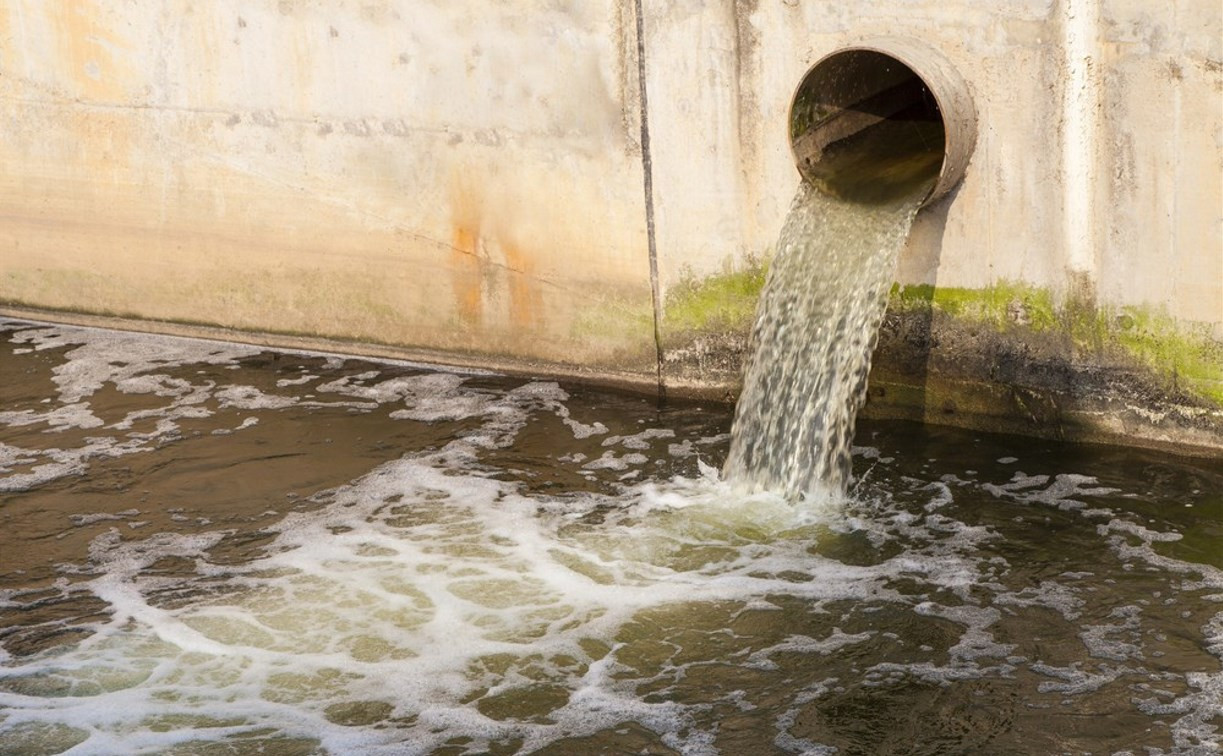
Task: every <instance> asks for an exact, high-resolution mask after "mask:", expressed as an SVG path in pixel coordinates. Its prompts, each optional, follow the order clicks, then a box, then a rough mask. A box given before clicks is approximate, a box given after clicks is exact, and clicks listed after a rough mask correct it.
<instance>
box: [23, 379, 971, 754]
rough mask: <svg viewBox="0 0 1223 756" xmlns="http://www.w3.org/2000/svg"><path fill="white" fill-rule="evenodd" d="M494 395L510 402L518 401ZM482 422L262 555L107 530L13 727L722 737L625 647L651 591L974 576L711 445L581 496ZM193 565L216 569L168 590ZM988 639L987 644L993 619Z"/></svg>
mask: <svg viewBox="0 0 1223 756" xmlns="http://www.w3.org/2000/svg"><path fill="white" fill-rule="evenodd" d="M513 394H514V392H509V393H508V394H507V399H508V400H509V405H510V406H511V407H512V406H514V405H515V404H516V403H518V402H522V401H524V399H525V397H530V398H531V401H543V402H544V403H545V404H546V402H547V401H550V400H549V399H547V398H548V397H553V396H555V391H554V390H553V389H551V388H549V387H548V386H546V385H542V386H540V385H529V386H528V387H525V390H524V391H523V392H520V393H519V394H518V395H517V396H516V397H513V396H512V395H513ZM510 414H512V413H510ZM488 416H489V418H490V419H489V423H490V424H492V425H497V424H498V423H503V422H504V421H505V418H506V414H505V413H501V412H493V411H490V412H489V413H488ZM492 435H493V437H494V438H495V436H496V434H495V433H494V434H492ZM464 443H465V442H462V441H459V442H455V443H454V444H453V445H452V446H453V448H451V449H448V450H443V451H441V452H437V453H435V454H432V455H426V456H418V457H407V458H404V459H402V460H399V461H396V462H391V463H388V464H384V465H382V466H380V467H379V468H377V469H376V470H374V471H373V472H371V473H370V474H368V475H366V476H364V477H362V478H361V479H359V480H357V481H354V482H353V483H352V484H351V485H349V486H345V487H342V488H340V489H337V490H334V491H331V492H328V493H326V494H324V495H321V496H320V497H318V500H319V501H320V502H325V505H324V506H323V507H322V508H321V509H318V510H315V511H310V512H299V513H294V514H290V515H288V516H287V517H285V519H284V520H283V521H282V522H281V523H280V524H279V525H277V526H276V527H275V528H274V531H275V533H276V540H275V542H274V543H273V544H272V545H271V546H270V547H269V549H268V555H267V556H266V557H264V558H262V559H259V560H256V561H253V562H251V563H248V564H245V565H241V566H236V567H235V566H220V565H212V564H209V563H208V562H207V559H206V552H207V549H208V548H210V547H211V546H213V545H215V544H216V543H217V542H218V541H219V539H220V538H222V537H223V535H224V534H223V533H215V534H209V535H202V536H190V537H188V536H179V535H173V534H165V533H163V534H159V535H155V536H152V537H150V538H147V539H145V540H137V541H129V540H123V539H122V538H121V537H120V536H119V533H118V531H117V530H113V529H112V530H111V531H108V532H107V533H106V534H104V535H102V536H100V537H98V538H97V539H95V541H94V543H93V546H92V556H93V562H94V568H95V569H97V570H99V571H100V573H101V574H100V576H99V577H96V578H94V579H92V580H90V581H88V583H87V586H88V589H89V590H90V591H92V592H93V594H94V595H96V596H97V597H98V598H100V599H102V600H104V601H105V602H106V603H107V604H108V605H109V606H110V607H111V611H112V613H113V614H112V616H111V618H110V619H109V620H107V621H106V622H102V623H99V625H98V626H97V627H96V628H95V634H94V635H93V636H92V637H91V638H90V639H89V640H88V641H86V642H84V643H82V644H80V645H79V646H77V647H74V648H70V649H67V650H63V649H61V650H59V651H57V652H56V653H54V654H51V655H48V656H46V657H43V658H38V657H35V658H31V659H22V660H19V661H15V662H10V663H8V664H6V666H5V667H4V668H3V670H2V671H0V706H3V707H5V708H6V709H8V710H10V711H11V712H12V713H11V714H10V719H9V720H7V721H6V722H5V723H3V724H0V729H4V728H7V729H12V728H16V727H22V726H27V725H30V724H31V723H42V724H47V723H58V724H61V725H64V726H66V727H69V728H70V729H71V732H72V733H73V737H77V736H78V735H79V733H86V734H87V738H86V740H85V741H84V743H83V744H82V745H81V746H79V747H80V748H82V749H83V750H85V751H90V750H95V751H97V750H105V749H108V748H112V747H113V748H117V749H119V750H124V751H127V752H140V751H141V750H146V751H152V750H157V749H162V748H168V747H170V746H171V745H173V744H174V743H176V742H182V738H183V737H184V735H183V733H182V732H181V731H175V732H171V733H159V732H155V731H154V727H153V724H154V723H156V722H157V721H160V720H161V719H163V718H174V717H184V716H189V717H193V718H196V719H198V720H199V721H200V722H214V723H216V722H225V723H228V724H224V725H216V724H213V725H202V724H195V725H193V726H192V728H193V729H192V734H191V737H193V738H197V739H199V738H204V739H224V738H228V737H232V736H236V735H240V734H243V733H252V732H257V731H261V730H262V729H264V728H272V729H274V730H275V731H277V732H280V733H284V734H286V735H290V736H301V737H310V738H316V739H318V740H319V742H320V743H321V745H322V747H323V748H326V749H328V750H331V751H334V752H346V751H351V750H352V749H355V748H360V749H362V750H364V751H365V752H371V753H377V752H382V751H385V752H388V753H391V752H393V753H400V752H403V751H404V748H405V745H404V743H405V742H406V743H409V744H410V745H408V746H406V747H407V749H408V750H409V751H410V752H419V753H427V752H429V751H430V750H431V749H433V748H436V747H438V746H440V745H441V744H442V743H444V742H446V741H447V740H449V739H450V738H453V737H455V736H457V735H462V736H465V737H471V738H475V739H476V743H477V745H476V746H473V747H475V748H477V749H478V748H479V747H480V746H479V745H478V744H480V743H483V744H487V743H491V742H494V741H497V740H500V739H505V738H520V739H522V740H523V742H524V748H534V747H538V746H541V745H544V744H546V743H548V742H552V741H554V740H556V739H558V738H561V737H570V736H580V735H586V734H592V733H595V732H598V731H599V730H602V729H606V728H609V727H612V726H614V725H616V724H617V723H620V722H623V721H627V720H634V721H637V722H638V723H640V724H642V725H644V726H645V727H647V728H648V729H650V730H653V731H654V732H656V733H658V734H659V735H660V737H662V738H663V739H664V741H665V742H668V743H670V744H672V745H673V746H674V747H677V748H679V749H680V750H682V751H685V752H692V753H702V752H707V749H708V748H709V743H710V742H711V738H712V737H713V734H714V733H713V732H711V731H709V730H702V729H700V728H696V727H695V726H694V721H695V718H696V714H697V713H698V712H699V710H700V707H699V706H697V707H696V708H693V706H691V705H684V704H681V703H678V702H672V701H663V702H652V703H651V702H647V701H646V700H644V699H642V698H641V697H640V696H639V695H638V694H637V693H636V689H637V686H638V685H640V684H641V683H642V682H643V681H642V680H636V681H632V680H630V679H626V678H625V675H626V673H629V672H631V671H632V669H633V668H632V667H631V666H630V665H629V664H628V662H627V661H626V660H622V659H621V658H620V657H619V654H620V653H621V652H620V650H619V649H622V648H624V647H625V640H624V638H623V632H624V631H625V628H626V627H627V626H628V625H629V624H630V623H632V622H633V621H634V619H635V618H637V617H639V616H640V614H641V613H642V612H643V611H646V610H650V609H655V608H660V607H667V606H685V605H717V604H720V603H724V602H742V603H743V604H744V605H745V606H746V605H757V606H758V605H759V602H760V600H761V598H762V597H765V596H770V597H779V596H787V597H791V598H797V599H801V600H803V601H805V602H808V603H810V604H812V605H819V604H820V603H822V602H826V601H834V600H851V601H870V602H883V603H895V604H897V605H900V606H904V605H905V604H907V603H908V599H906V598H905V597H904V596H903V595H901V594H900V593H897V592H896V591H895V590H893V589H891V588H888V587H887V585H886V583H887V582H888V581H889V580H890V579H891V578H892V577H893V576H895V575H897V574H902V573H903V574H910V575H920V576H922V578H923V579H926V580H930V581H932V582H934V583H939V582H940V581H943V580H950V582H949V583H948V585H947V587H949V588H951V587H954V586H955V585H958V584H959V582H960V581H961V580H962V579H963V576H962V575H961V574H960V572H959V570H958V569H954V568H953V569H948V558H947V557H948V554H949V553H950V552H951V551H954V548H952V549H950V550H948V551H942V552H938V556H937V557H935V556H933V554H934V553H935V552H934V551H932V552H930V555H927V554H922V553H911V554H906V555H904V556H903V557H897V558H896V559H894V560H889V561H887V562H885V563H883V564H880V565H873V566H853V565H847V564H842V563H839V562H835V561H832V560H828V559H825V558H822V557H820V556H818V555H817V554H813V553H812V552H811V545H812V543H814V542H815V540H816V539H817V538H818V536H817V532H818V531H820V529H821V528H823V527H826V526H827V525H828V524H830V523H834V522H837V521H838V520H839V519H840V518H841V515H840V514H839V510H837V509H836V508H835V507H834V506H832V505H831V504H828V503H826V506H825V507H824V508H822V509H821V508H820V507H818V506H814V503H813V502H808V503H807V505H806V506H799V507H795V506H793V505H792V504H790V503H788V502H787V501H786V500H785V499H784V498H783V497H781V496H779V495H775V494H756V495H753V496H748V497H744V496H742V495H738V494H735V493H734V492H733V490H732V489H731V488H730V487H729V486H728V485H727V484H726V483H725V482H723V481H721V480H720V479H719V478H718V475H717V472H716V470H713V469H712V468H708V467H706V468H705V469H704V475H703V477H701V478H698V479H683V478H680V479H676V480H673V481H668V482H652V483H649V484H645V485H641V486H637V487H634V488H632V489H629V490H628V491H627V492H626V493H625V494H623V495H621V496H618V497H616V498H614V499H609V498H608V497H606V496H598V495H593V494H591V495H588V496H586V497H584V498H579V499H574V498H572V497H570V498H567V499H566V500H565V501H563V502H561V501H554V500H549V499H546V498H532V497H529V496H526V495H523V494H522V493H520V492H519V491H518V489H517V487H516V486H515V485H513V484H511V483H507V482H503V481H498V480H493V479H490V478H487V477H484V476H482V475H478V474H470V473H467V474H465V473H462V472H460V471H459V470H458V469H456V468H455V467H454V466H453V460H454V459H456V458H461V456H462V454H461V452H462V450H463V446H464ZM592 517H596V518H597V521H591V520H590V518H592ZM952 540H954V539H952ZM970 540H971V539H970ZM711 548H712V549H714V550H715V551H716V552H717V553H716V554H714V553H711V551H710V549H711ZM170 556H175V557H179V558H187V559H191V560H195V561H197V575H196V576H194V577H193V578H191V580H187V581H184V580H182V579H179V580H178V581H177V582H176V580H174V579H169V578H165V577H150V576H149V575H147V574H146V570H147V568H148V567H149V566H150V565H152V564H154V563H155V562H157V561H158V560H161V559H164V558H166V557H170ZM798 576H801V578H800V577H798ZM191 582H194V583H197V584H199V585H201V586H206V590H204V591H203V592H202V593H200V592H198V590H197V591H193V592H190V593H191V596H190V600H189V601H180V600H175V599H173V598H171V599H170V600H169V601H166V600H165V599H164V598H163V597H165V596H171V597H173V596H175V595H177V593H178V592H179V591H180V590H183V589H185V585H183V584H184V583H191ZM771 600H775V598H774V599H771ZM940 611H942V612H943V614H944V615H946V616H948V617H951V618H952V621H954V622H963V623H964V624H965V625H966V628H967V630H968V631H970V632H976V630H977V629H978V628H979V627H980V626H981V625H982V623H983V621H982V620H980V619H977V618H975V617H968V618H967V619H966V618H965V617H966V616H967V615H966V614H965V611H966V610H950V609H944V610H940ZM957 612H958V613H957ZM987 614H988V613H987ZM952 615H954V616H952ZM961 615H964V616H961ZM989 616H991V617H992V615H989ZM871 635H872V634H871V633H843V632H842V631H840V630H839V629H834V631H833V632H832V633H831V634H830V635H827V636H824V637H810V636H802V637H800V636H792V637H790V638H789V639H788V640H786V641H785V642H783V643H781V644H776V645H774V646H772V647H769V648H765V649H762V650H760V651H758V652H757V653H755V654H753V655H752V656H751V657H750V658H749V659H748V660H747V663H748V665H749V666H752V665H755V666H757V667H761V668H767V667H768V666H769V665H770V664H771V663H772V662H771V661H770V657H771V656H773V655H775V654H777V653H783V652H786V653H803V654H819V655H827V654H831V653H835V652H836V651H837V650H838V649H840V648H842V647H845V646H848V645H853V644H857V643H860V642H862V641H864V640H866V639H867V638H869V637H871ZM966 642H972V643H973V644H974V645H973V648H974V649H975V653H976V654H977V655H980V654H982V653H985V651H984V650H983V645H982V642H980V641H979V640H978V639H975V636H972V637H969V638H968V639H967V641H966ZM974 658H975V657H974ZM540 689H546V690H551V691H553V695H558V696H559V698H557V700H556V701H555V702H554V704H553V705H550V707H549V708H548V709H547V714H546V718H545V719H544V720H539V721H536V719H535V718H530V717H528V718H526V719H514V718H497V717H493V716H490V715H489V714H488V713H487V712H486V711H485V710H483V709H482V708H481V706H482V705H491V704H490V702H496V701H497V700H503V699H506V698H510V699H512V698H514V697H522V698H530V696H531V695H533V691H537V690H540ZM39 690H45V691H48V693H44V694H39V693H38V692H37V691H39ZM51 690H60V691H63V690H67V691H69V693H68V694H66V695H56V696H49V695H48V694H49V692H50V691H51ZM556 691H560V692H559V693H556ZM336 707H340V708H341V709H342V708H344V707H349V708H350V709H353V707H355V709H353V710H361V709H362V707H365V709H368V710H369V711H374V712H379V713H378V716H377V717H375V719H376V721H380V722H385V723H387V724H384V725H383V726H382V728H380V729H379V728H360V729H358V730H354V728H352V727H349V726H346V725H343V724H337V723H336V722H334V721H332V720H334V719H338V718H339V717H337V715H336V714H335V712H336V710H337V708H336ZM329 712H330V713H329ZM394 722H400V723H401V724H400V725H398V726H395V725H393V724H391V723H394ZM404 722H409V723H410V724H406V725H405V724H403V723H404Z"/></svg>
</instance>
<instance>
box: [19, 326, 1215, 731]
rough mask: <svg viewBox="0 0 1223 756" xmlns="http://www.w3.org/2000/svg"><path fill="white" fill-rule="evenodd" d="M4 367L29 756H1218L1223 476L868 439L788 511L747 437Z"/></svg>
mask: <svg viewBox="0 0 1223 756" xmlns="http://www.w3.org/2000/svg"><path fill="white" fill-rule="evenodd" d="M0 372H2V373H3V380H0V754H23V755H24V754H49V753H70V754H255V753H262V754H268V753H271V754H323V753H329V754H356V753H361V754H378V753H385V754H432V753H437V754H464V753H471V754H476V753H525V752H538V753H549V754H572V753H654V754H666V753H686V754H709V753H724V754H746V753H751V754H759V753H804V754H820V753H844V754H880V753H897V754H899V753H929V754H946V753H996V754H1008V753H1034V752H1035V753H1061V752H1076V753H1079V752H1086V753H1118V752H1130V753H1151V754H1155V753H1201V754H1207V753H1217V751H1218V748H1219V744H1220V730H1221V728H1223V722H1221V717H1223V710H1221V706H1223V704H1221V703H1220V702H1221V700H1223V671H1221V669H1220V662H1221V659H1223V554H1221V552H1220V549H1219V544H1220V543H1221V542H1223V468H1221V466H1220V464H1219V463H1218V462H1217V461H1197V462H1194V461H1191V460H1185V459H1181V458H1177V457H1168V456H1160V455H1156V454H1149V453H1143V452H1137V451H1126V450H1120V449H1107V448H1091V447H1075V446H1065V445H1057V444H1052V443H1049V442H1038V441H1024V440H1018V439H1014V438H1001V437H998V438H995V437H990V436H984V435H981V434H970V433H964V432H957V431H947V430H936V429H932V428H922V427H920V426H911V425H906V424H895V423H891V424H881V423H866V424H860V425H859V428H858V430H857V432H856V434H855V440H854V443H855V444H856V445H855V446H853V447H852V448H851V450H850V452H849V461H850V464H851V465H852V467H853V471H854V475H855V478H856V480H857V481H858V482H857V483H856V484H855V489H854V493H853V496H852V497H848V498H844V499H842V500H840V501H838V502H835V503H832V502H829V501H827V500H820V499H817V498H814V497H805V498H800V499H799V500H797V501H791V500H789V499H787V497H786V496H784V495H781V494H779V493H777V492H775V491H769V490H759V491H755V492H750V491H744V490H743V489H742V488H740V487H739V486H737V485H733V484H730V483H728V482H726V481H724V480H723V479H722V478H721V476H720V475H719V473H718V467H719V465H720V464H721V463H722V462H723V460H724V459H725V458H726V457H727V454H728V447H729V445H730V442H729V436H728V430H729V426H730V416H729V414H728V412H727V411H726V410H725V408H723V407H720V406H718V405H708V406H706V405H699V404H683V403H673V404H671V405H669V406H668V407H666V408H664V409H659V408H657V407H656V406H655V405H654V404H653V403H651V402H649V401H647V400H644V399H639V398H635V397H629V396H623V395H617V394H612V393H603V392H599V391H594V390H591V389H582V388H577V387H565V386H560V385H557V384H556V383H552V382H546V381H530V380H523V379H511V378H504V377H497V376H491V375H482V374H473V373H456V372H447V371H439V370H437V369H434V368H427V367H424V366H419V365H412V364H407V363H392V362H372V361H365V360H359V359H344V358H339V357H329V356H322V355H311V354H290V353H272V352H266V351H260V350H258V349H254V348H250V347H245V346H240V345H233V344H219V343H211V342H201V341H190V340H183V339H173V338H166V337H153V336H144V335H135V334H127V333H119V332H108V331H97V330H89V329H80V328H69V327H62V326H50V325H45V324H36V323H26V322H17V321H7V322H5V321H0ZM838 464H840V463H839V462H838V463H834V464H833V466H834V467H836V465H838ZM842 474H843V470H842Z"/></svg>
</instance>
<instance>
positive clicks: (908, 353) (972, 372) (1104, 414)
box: [664, 308, 1223, 457]
mask: <svg viewBox="0 0 1223 756" xmlns="http://www.w3.org/2000/svg"><path fill="white" fill-rule="evenodd" d="M666 346H667V349H666V350H665V354H666V361H665V363H664V375H665V378H666V383H667V387H668V391H669V392H670V393H671V394H672V395H675V396H697V397H701V398H707V399H721V400H725V401H734V399H735V397H736V396H737V394H738V384H739V372H740V369H741V365H742V361H743V359H744V357H745V355H746V353H747V349H748V335H747V333H746V331H741V330H725V331H718V332H706V333H700V334H675V335H673V336H672V337H671V339H670V341H669V343H668V344H667V345H666ZM862 416H863V417H870V418H879V419H884V418H890V419H906V420H917V421H921V422H926V423H932V424H936V425H948V426H953V427H958V428H966V429H972V430H982V431H990V432H998V433H1014V434H1019V435H1025V436H1035V437H1039V438H1053V439H1060V440H1067V441H1085V442H1096V443H1108V444H1119V445H1124V446H1138V447H1144V448H1153V449H1162V450H1165V451H1173V452H1177V453H1181V454H1187V455H1191V456H1207V457H1212V456H1218V455H1220V454H1223V408H1221V407H1219V406H1218V405H1215V404H1213V403H1212V402H1211V401H1210V400H1209V399H1205V398H1201V397H1198V396H1196V395H1194V394H1193V393H1191V392H1190V391H1187V390H1185V389H1183V388H1180V387H1178V386H1177V385H1176V384H1175V381H1174V380H1168V379H1164V378H1161V377H1160V376H1159V375H1157V374H1156V373H1155V372H1154V371H1152V370H1150V369H1148V368H1145V367H1143V366H1141V365H1139V364H1138V363H1137V362H1136V361H1135V360H1133V359H1132V358H1130V357H1129V356H1128V355H1125V354H1123V353H1116V354H1113V353H1109V352H1108V351H1107V350H1103V349H1101V350H1084V349H1083V348H1081V347H1080V346H1078V345H1076V343H1075V341H1074V340H1073V339H1072V338H1071V337H1070V336H1069V335H1068V334H1066V333H1060V332H1057V331H1049V330H1045V331H1039V330H1036V329H1033V328H1028V327H1024V326H1013V327H1009V328H1006V329H999V328H996V327H994V326H993V325H991V324H988V323H978V322H974V321H971V320H966V319H961V318H956V317H954V316H951V315H948V314H947V313H944V312H940V311H939V310H937V309H927V310H904V309H899V308H893V309H892V310H890V311H889V312H888V314H887V316H886V318H885V319H884V323H883V326H882V328H881V329H880V333H879V342H878V345H877V347H876V349H875V353H874V361H873V367H872V370H871V374H870V391H869V396H868V398H867V403H866V406H865V407H864V408H863V410H862Z"/></svg>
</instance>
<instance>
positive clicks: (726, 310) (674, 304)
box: [663, 261, 768, 333]
mask: <svg viewBox="0 0 1223 756" xmlns="http://www.w3.org/2000/svg"><path fill="white" fill-rule="evenodd" d="M767 276H768V263H767V262H763V261H752V262H750V263H749V266H748V267H747V268H746V269H744V270H742V271H737V272H734V273H720V274H718V275H714V276H709V277H708V278H702V279H696V278H694V277H691V276H688V277H685V278H684V279H683V280H682V281H681V282H680V283H678V284H676V285H675V286H673V287H671V289H670V291H668V292H667V297H666V301H665V302H664V304H663V328H664V329H665V330H666V331H667V332H669V333H686V332H701V333H706V332H710V331H736V330H745V329H747V328H750V327H751V324H752V320H753V319H754V318H755V315H756V302H757V300H759V299H760V291H761V289H763V288H764V281H765V278H766V277H767Z"/></svg>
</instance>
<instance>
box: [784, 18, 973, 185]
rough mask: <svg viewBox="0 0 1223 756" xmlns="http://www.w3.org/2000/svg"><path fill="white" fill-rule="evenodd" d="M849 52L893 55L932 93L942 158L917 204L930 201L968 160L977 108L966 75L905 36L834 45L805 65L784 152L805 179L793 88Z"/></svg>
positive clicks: (958, 177)
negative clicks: (940, 127) (939, 121)
mask: <svg viewBox="0 0 1223 756" xmlns="http://www.w3.org/2000/svg"><path fill="white" fill-rule="evenodd" d="M853 52H873V53H878V54H880V55H885V56H887V57H889V58H891V59H893V60H895V61H896V62H897V63H900V64H901V65H903V66H905V67H906V68H908V69H909V70H910V71H912V72H913V73H914V75H916V76H917V77H918V78H919V79H920V80H921V81H922V83H923V84H924V85H925V86H926V89H928V90H929V91H930V94H931V96H933V97H934V101H935V104H936V105H937V106H938V109H939V113H940V117H941V118H942V121H943V161H942V164H941V165H940V166H939V172H938V176H937V178H936V179H935V182H934V185H933V186H931V187H930V190H929V191H928V192H927V194H926V196H925V197H924V198H922V201H921V203H920V205H919V206H918V207H919V208H925V207H928V206H930V205H932V204H934V203H935V202H937V201H938V200H940V199H942V198H943V197H944V196H946V195H947V193H949V192H950V191H951V190H952V189H954V188H955V187H956V186H957V185H958V184H959V183H960V181H962V180H963V178H964V174H965V172H966V170H967V168H968V163H969V161H970V159H971V157H972V154H973V152H974V150H975V148H976V141H977V109H976V103H975V100H974V98H973V96H972V92H971V91H970V89H969V87H968V83H967V81H965V80H964V78H963V77H962V76H960V74H959V72H958V71H957V70H956V69H955V68H954V67H953V66H952V65H951V63H950V62H949V61H947V59H946V58H945V57H944V56H943V55H942V54H941V53H940V52H938V50H936V49H935V48H933V47H930V46H929V45H926V44H925V43H922V42H917V41H915V40H911V39H906V38H899V37H872V38H869V39H865V40H862V41H859V42H855V43H853V44H850V45H846V46H844V47H838V48H837V49H835V50H833V51H831V52H829V53H827V54H825V55H823V56H821V57H820V58H818V59H817V60H816V61H815V62H814V63H812V64H811V65H810V66H808V67H807V69H806V71H805V72H804V73H803V75H802V77H801V78H800V79H799V81H798V86H797V87H796V88H795V89H794V93H793V94H792V95H791V96H790V106H789V108H788V109H787V111H786V132H787V137H788V140H787V141H788V142H789V144H790V156H791V157H792V158H793V160H794V164H795V166H796V167H797V169H798V172H799V174H800V175H803V180H808V179H807V177H806V175H805V174H803V170H802V166H801V162H800V158H799V155H798V152H797V151H796V149H795V146H796V145H795V142H796V138H795V137H796V135H795V134H794V133H793V124H794V110H795V107H796V105H797V104H798V97H799V94H800V93H801V92H802V91H803V88H804V87H805V86H806V84H807V81H808V80H809V79H810V78H811V76H812V75H813V74H814V73H815V72H816V70H817V69H819V68H820V67H821V66H823V65H825V64H826V63H828V62H829V61H830V60H831V59H833V58H836V57H838V56H841V55H843V54H846V53H853ZM949 121H951V122H949Z"/></svg>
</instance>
